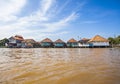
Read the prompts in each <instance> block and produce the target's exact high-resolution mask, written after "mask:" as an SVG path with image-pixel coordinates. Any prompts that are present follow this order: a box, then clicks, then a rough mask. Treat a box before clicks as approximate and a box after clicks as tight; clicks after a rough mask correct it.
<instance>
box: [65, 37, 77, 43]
mask: <svg viewBox="0 0 120 84" xmlns="http://www.w3.org/2000/svg"><path fill="white" fill-rule="evenodd" d="M76 42H77V41H76V40H75V39H74V38H71V39H70V40H68V41H67V43H76Z"/></svg>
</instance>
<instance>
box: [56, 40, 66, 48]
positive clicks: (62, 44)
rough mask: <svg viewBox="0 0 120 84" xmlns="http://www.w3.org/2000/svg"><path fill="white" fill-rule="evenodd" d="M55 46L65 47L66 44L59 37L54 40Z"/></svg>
mask: <svg viewBox="0 0 120 84" xmlns="http://www.w3.org/2000/svg"><path fill="white" fill-rule="evenodd" d="M54 47H55V48H65V47H66V44H65V42H64V41H62V40H61V39H58V40H56V41H55V42H54Z"/></svg>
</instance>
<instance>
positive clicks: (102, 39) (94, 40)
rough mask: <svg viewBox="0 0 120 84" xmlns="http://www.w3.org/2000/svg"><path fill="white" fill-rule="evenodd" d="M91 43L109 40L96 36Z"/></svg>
mask: <svg viewBox="0 0 120 84" xmlns="http://www.w3.org/2000/svg"><path fill="white" fill-rule="evenodd" d="M89 42H108V40H107V39H105V38H103V37H101V36H99V35H96V36H95V37H93V38H92V39H90V41H89Z"/></svg>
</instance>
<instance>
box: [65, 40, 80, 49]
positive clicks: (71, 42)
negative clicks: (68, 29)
mask: <svg viewBox="0 0 120 84" xmlns="http://www.w3.org/2000/svg"><path fill="white" fill-rule="evenodd" d="M67 47H71V48H76V47H78V42H77V41H76V40H75V39H73V38H71V39H70V40H68V41H67Z"/></svg>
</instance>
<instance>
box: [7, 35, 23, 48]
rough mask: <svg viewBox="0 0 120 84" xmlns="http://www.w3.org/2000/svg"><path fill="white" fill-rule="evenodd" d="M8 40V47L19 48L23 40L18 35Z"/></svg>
mask: <svg viewBox="0 0 120 84" xmlns="http://www.w3.org/2000/svg"><path fill="white" fill-rule="evenodd" d="M8 40H9V43H8V47H13V48H19V47H21V46H22V41H23V40H24V38H23V37H22V36H20V35H15V36H12V37H10V38H9V39H8Z"/></svg>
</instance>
